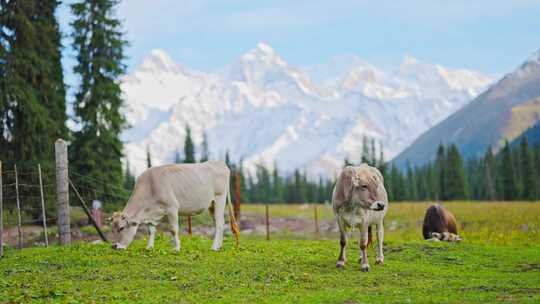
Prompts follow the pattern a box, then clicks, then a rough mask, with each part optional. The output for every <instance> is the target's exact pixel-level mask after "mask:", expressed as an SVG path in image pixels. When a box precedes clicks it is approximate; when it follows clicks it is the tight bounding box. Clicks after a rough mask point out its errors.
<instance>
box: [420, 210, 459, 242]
mask: <svg viewBox="0 0 540 304" xmlns="http://www.w3.org/2000/svg"><path fill="white" fill-rule="evenodd" d="M422 234H423V235H424V239H426V240H429V241H447V242H459V241H461V237H460V236H459V235H458V231H457V225H456V219H455V218H454V216H453V215H452V213H450V211H448V210H446V209H444V208H443V207H442V206H441V205H439V204H434V205H431V206H429V208H428V209H427V211H426V215H425V216H424V225H423V227H422Z"/></svg>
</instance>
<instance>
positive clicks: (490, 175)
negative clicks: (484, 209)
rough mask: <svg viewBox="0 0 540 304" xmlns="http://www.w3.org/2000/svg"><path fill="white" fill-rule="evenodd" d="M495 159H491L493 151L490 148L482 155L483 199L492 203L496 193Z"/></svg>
mask: <svg viewBox="0 0 540 304" xmlns="http://www.w3.org/2000/svg"><path fill="white" fill-rule="evenodd" d="M495 168H496V167H495V157H493V151H492V150H491V146H489V147H488V149H487V150H486V154H485V155H484V170H485V173H484V188H485V196H484V198H485V199H488V200H491V201H494V200H496V199H497V192H496V190H495V189H496V184H495V182H496V179H495V173H496V171H495Z"/></svg>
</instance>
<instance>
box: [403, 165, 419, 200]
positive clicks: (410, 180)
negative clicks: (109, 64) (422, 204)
mask: <svg viewBox="0 0 540 304" xmlns="http://www.w3.org/2000/svg"><path fill="white" fill-rule="evenodd" d="M405 185H406V188H405V191H406V192H405V199H406V200H408V201H417V200H418V189H417V183H416V175H415V174H414V173H413V170H412V169H411V166H410V164H408V165H407V181H406V182H405Z"/></svg>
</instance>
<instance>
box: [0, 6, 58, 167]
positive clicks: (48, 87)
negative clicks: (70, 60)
mask: <svg viewBox="0 0 540 304" xmlns="http://www.w3.org/2000/svg"><path fill="white" fill-rule="evenodd" d="M57 6H58V2H57V1H51V0H49V1H30V0H28V1H0V122H1V123H0V158H2V160H3V161H4V166H8V167H11V166H12V165H13V163H15V162H16V163H25V164H32V165H33V164H35V163H41V164H42V167H45V168H47V167H51V166H52V164H53V162H54V157H53V151H54V141H55V140H56V139H57V138H58V137H63V138H66V137H67V136H68V130H67V127H66V124H65V123H66V113H65V89H64V83H63V74H62V66H61V63H60V58H61V54H60V49H61V44H60V31H59V27H58V23H57V21H56V18H55V11H56V8H57Z"/></svg>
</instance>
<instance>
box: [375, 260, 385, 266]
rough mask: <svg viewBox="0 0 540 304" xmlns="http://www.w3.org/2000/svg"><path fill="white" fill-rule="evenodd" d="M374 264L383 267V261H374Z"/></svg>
mask: <svg viewBox="0 0 540 304" xmlns="http://www.w3.org/2000/svg"><path fill="white" fill-rule="evenodd" d="M375 264H376V265H384V260H376V261H375Z"/></svg>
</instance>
